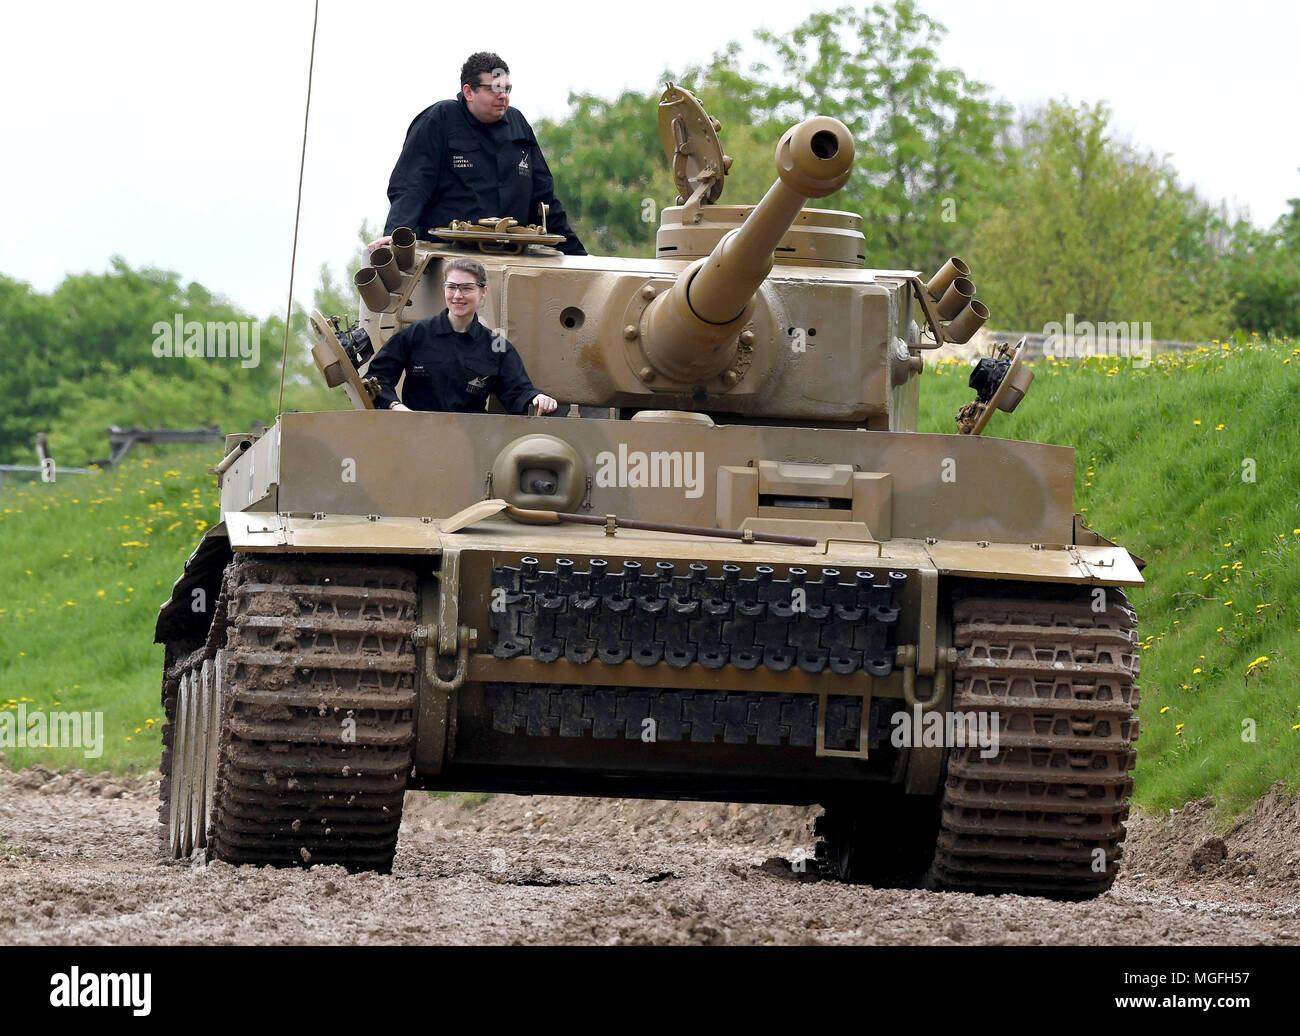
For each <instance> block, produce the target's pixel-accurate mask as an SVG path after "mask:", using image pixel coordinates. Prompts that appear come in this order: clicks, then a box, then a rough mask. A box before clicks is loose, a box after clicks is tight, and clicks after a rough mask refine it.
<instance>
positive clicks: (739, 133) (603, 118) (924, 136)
mask: <svg viewBox="0 0 1300 1036" xmlns="http://www.w3.org/2000/svg"><path fill="white" fill-rule="evenodd" d="M943 31H944V30H943V28H942V26H940V25H939V24H938V23H937V22H934V21H933V20H931V19H930V18H928V17H927V16H926V15H925V14H923V13H922V12H921V11H920V10H919V9H918V8H917V7H916V5H915V4H914V3H913V2H912V0H897V2H896V3H895V4H894V5H893V6H889V7H887V6H886V5H884V4H880V3H878V4H876V5H874V6H873V7H871V8H870V9H869V10H867V11H866V12H862V13H859V12H857V11H855V10H854V9H852V8H849V7H843V8H840V9H839V10H836V11H834V12H830V13H822V14H813V15H811V16H810V17H809V18H808V20H807V21H805V22H804V23H803V24H801V25H799V26H797V27H796V28H795V29H794V30H792V31H791V32H790V33H789V35H787V36H784V37H778V36H776V35H774V34H772V33H770V32H767V31H759V32H758V33H756V34H755V35H756V37H757V40H758V41H759V43H760V44H762V45H763V47H764V50H765V59H764V60H761V61H759V62H758V63H756V64H754V65H752V66H751V67H749V68H748V69H746V68H742V64H741V52H740V45H739V44H738V43H735V42H733V43H731V44H730V45H728V46H727V47H726V48H724V49H723V50H721V51H719V52H717V53H716V54H714V55H713V57H712V59H711V60H710V61H708V62H706V63H705V64H703V65H696V66H690V67H687V68H685V69H683V70H681V73H680V74H679V75H674V74H673V73H671V72H665V74H664V76H663V77H662V79H663V81H665V82H667V81H669V80H671V81H674V82H677V83H679V84H680V85H682V86H684V87H686V88H687V89H689V90H691V92H693V93H695V94H696V95H697V96H698V97H699V98H700V99H701V101H702V102H703V103H704V107H705V109H706V110H707V111H708V112H709V114H710V115H712V116H713V117H714V118H716V119H718V120H719V121H720V122H721V123H722V130H721V132H720V136H721V139H722V144H723V148H724V149H725V151H726V152H727V154H729V155H731V156H732V158H733V159H734V160H735V161H734V163H733V165H732V169H731V172H730V174H729V175H728V177H727V180H726V188H725V193H724V195H723V199H722V200H723V201H724V202H731V203H735V204H752V203H754V202H757V201H758V200H759V199H760V198H761V197H762V196H763V194H764V193H765V192H766V191H767V188H768V187H769V186H771V183H772V181H773V179H774V178H775V171H774V168H773V165H772V153H773V148H774V146H775V144H776V142H777V140H778V139H779V138H780V136H781V134H782V133H783V132H784V131H785V130H786V129H787V128H788V127H789V126H790V124H792V123H794V122H797V121H799V120H802V119H804V118H806V117H808V116H810V115H831V116H834V117H835V118H838V119H840V121H842V122H843V123H845V125H847V126H848V127H849V130H850V131H851V132H852V134H853V137H854V140H855V142H856V144H857V152H858V161H857V164H856V166H855V170H854V173H853V177H852V179H851V180H850V181H849V184H848V186H847V187H845V188H844V190H842V191H841V192H839V193H838V194H836V195H835V196H833V197H832V198H828V199H825V200H822V201H818V202H814V203H813V204H815V205H820V206H822V207H829V208H837V209H848V210H851V211H856V212H859V213H861V214H862V216H863V219H864V222H865V232H866V237H867V248H868V260H869V262H870V263H873V264H875V265H878V266H883V267H900V266H901V267H909V268H910V267H913V266H917V265H919V266H920V267H922V268H925V269H931V268H937V267H938V266H939V265H940V264H941V263H942V262H943V261H944V259H945V258H946V257H947V256H948V255H949V254H950V251H951V250H952V249H953V248H954V247H957V246H959V245H961V244H962V243H963V242H965V241H967V240H969V237H970V234H971V231H972V229H973V223H972V221H971V218H970V217H971V214H973V212H974V211H975V203H976V199H977V198H980V197H987V196H988V195H989V194H990V193H991V192H993V191H994V190H995V189H996V186H997V180H996V177H995V176H994V171H995V168H996V165H995V162H996V159H997V158H998V156H999V154H1000V152H999V149H998V144H997V141H998V138H999V134H1000V133H1001V131H1002V130H1003V129H1004V127H1005V126H1006V125H1007V123H1008V121H1009V118H1008V112H1007V109H1006V106H1005V105H1001V104H996V103H994V102H992V101H991V100H990V99H989V98H988V88H987V87H985V86H983V85H982V84H979V83H973V82H971V81H970V80H968V79H967V78H966V77H965V76H964V75H963V74H962V73H961V72H960V71H957V70H955V69H947V68H944V67H942V66H941V65H939V64H938V61H937V56H936V53H935V47H936V46H937V44H938V42H939V41H940V40H941V39H942V36H943ZM845 40H848V41H849V43H848V44H847V45H846V44H845V42H844V41H845ZM658 96H659V87H656V88H655V89H653V90H651V91H648V92H646V93H644V94H642V93H638V92H636V91H625V92H624V93H623V94H621V95H620V96H619V97H618V98H617V99H616V100H613V101H610V100H606V99H603V98H600V97H597V96H594V95H592V94H585V93H584V94H571V95H570V97H569V111H568V113H567V114H566V115H565V117H564V118H563V119H561V120H559V121H556V122H551V121H545V122H541V123H539V124H538V135H539V137H540V138H541V139H542V141H543V144H544V146H545V148H546V153H547V155H548V161H549V162H550V164H551V167H552V172H554V173H555V179H556V184H557V188H556V189H557V192H558V193H559V194H560V197H561V198H562V199H563V200H564V203H565V206H566V208H568V209H569V211H570V213H571V214H572V215H573V217H574V219H575V220H576V221H577V222H578V223H579V224H580V226H581V228H582V233H583V234H584V235H585V237H584V240H585V241H586V244H587V247H588V249H589V250H592V251H596V252H605V253H613V254H649V253H650V252H651V251H652V250H653V241H654V232H655V229H656V227H657V207H656V208H654V209H652V208H650V207H649V206H647V205H646V204H645V200H646V199H653V200H655V201H656V202H657V203H658V204H659V205H662V204H667V203H670V202H672V201H673V199H674V197H675V195H676V191H675V190H674V189H673V187H672V184H671V179H670V177H669V174H668V171H667V167H666V160H665V156H664V154H663V147H662V145H661V144H660V141H659V130H658V124H657V121H656V118H655V106H656V103H657V101H658ZM649 213H654V215H653V216H651V215H648V214H649Z"/></svg>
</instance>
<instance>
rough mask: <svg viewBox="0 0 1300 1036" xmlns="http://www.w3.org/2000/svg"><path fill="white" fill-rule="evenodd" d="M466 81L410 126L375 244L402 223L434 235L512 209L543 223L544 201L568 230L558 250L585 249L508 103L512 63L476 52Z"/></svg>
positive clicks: (553, 224) (553, 223)
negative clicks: (460, 222)
mask: <svg viewBox="0 0 1300 1036" xmlns="http://www.w3.org/2000/svg"><path fill="white" fill-rule="evenodd" d="M460 82H461V87H460V96H459V97H455V98H452V99H451V100H446V101H439V102H438V103H436V104H434V105H432V106H431V107H428V108H426V109H425V110H424V111H422V112H421V113H420V114H419V115H417V116H416V117H415V120H414V121H413V122H412V123H411V125H410V127H409V128H408V129H407V131H406V143H405V144H404V145H403V146H402V154H401V156H400V157H399V158H398V159H397V165H395V166H394V167H393V175H392V176H391V177H390V178H389V181H388V200H389V202H390V203H391V206H390V208H389V210H388V220H387V222H386V223H385V224H384V235H385V236H384V237H383V238H381V239H380V240H379V241H377V242H375V244H376V245H378V244H381V243H387V238H388V236H389V235H391V234H392V232H393V231H394V230H395V229H397V228H398V227H410V228H411V229H412V230H414V231H415V234H416V237H420V238H425V239H426V240H431V239H432V238H431V235H430V231H431V230H433V229H434V228H436V227H445V226H449V225H450V224H451V221H452V220H453V219H462V220H469V221H471V222H477V221H478V220H480V219H483V218H485V217H489V216H495V217H501V218H504V217H506V216H512V217H514V218H515V219H516V220H518V221H519V223H520V224H521V225H527V224H529V223H538V222H540V216H539V213H538V205H539V204H540V203H542V202H545V203H546V204H547V205H548V206H549V207H550V212H549V215H548V216H547V230H548V231H550V232H552V233H555V234H563V235H564V242H563V243H562V244H561V245H559V249H560V251H561V252H565V253H567V254H569V255H586V254H587V250H586V249H585V248H583V247H582V242H581V241H579V240H578V235H577V234H575V233H574V232H573V229H572V228H571V227H570V226H569V220H568V218H567V217H566V216H565V213H564V208H563V206H562V205H561V204H560V202H559V199H557V198H556V197H555V184H554V181H553V180H552V179H551V171H550V169H549V168H547V165H546V159H545V158H543V157H542V149H541V148H540V147H539V146H538V144H537V137H536V136H535V135H534V134H533V128H532V127H531V126H530V125H528V120H527V119H525V118H524V117H523V115H521V114H520V113H519V111H518V110H516V109H514V108H511V107H510V91H511V89H512V88H511V85H510V69H509V67H507V65H506V63H505V62H504V61H502V60H501V58H500V57H499V56H498V55H496V54H492V53H488V52H480V53H478V54H472V55H470V57H469V59H468V60H467V61H466V62H465V64H464V66H462V68H461V70H460ZM372 247H373V246H372Z"/></svg>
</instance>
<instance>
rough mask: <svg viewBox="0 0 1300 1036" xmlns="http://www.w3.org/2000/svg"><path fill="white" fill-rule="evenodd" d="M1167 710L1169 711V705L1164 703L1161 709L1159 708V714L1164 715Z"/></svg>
mask: <svg viewBox="0 0 1300 1036" xmlns="http://www.w3.org/2000/svg"><path fill="white" fill-rule="evenodd" d="M1168 711H1169V706H1168V705H1166V706H1165V707H1164V708H1163V709H1161V710H1160V715H1162V716H1163V715H1164V714H1165V713H1166V712H1168Z"/></svg>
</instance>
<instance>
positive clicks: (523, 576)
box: [489, 557, 907, 676]
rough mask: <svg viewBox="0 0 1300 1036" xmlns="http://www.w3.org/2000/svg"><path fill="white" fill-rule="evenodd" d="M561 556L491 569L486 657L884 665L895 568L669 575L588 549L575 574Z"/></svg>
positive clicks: (880, 672)
mask: <svg viewBox="0 0 1300 1036" xmlns="http://www.w3.org/2000/svg"><path fill="white" fill-rule="evenodd" d="M575 568H576V566H575V565H574V562H573V561H572V560H571V559H569V558H557V559H556V562H555V568H554V569H548V570H543V569H541V568H540V562H539V561H538V560H537V559H536V558H530V557H526V558H523V559H522V560H521V561H520V565H519V567H518V568H514V567H510V566H504V567H499V568H494V569H493V570H492V587H493V591H492V602H491V607H490V609H489V614H490V620H489V621H490V625H491V627H492V629H493V630H494V631H495V633H496V642H495V644H494V646H493V654H494V655H496V657H497V658H517V657H519V656H521V655H528V656H530V657H532V658H534V659H536V660H538V661H539V662H554V661H556V660H558V659H561V658H563V659H566V660H567V661H569V662H577V663H585V662H590V661H591V660H592V659H594V658H595V659H599V660H600V661H602V662H605V663H607V664H610V665H617V664H620V663H622V662H626V661H627V660H628V659H629V658H630V659H631V660H632V661H634V662H636V663H637V664H639V665H643V666H653V665H658V664H659V663H661V662H663V663H667V664H668V665H669V666H671V667H673V668H677V669H684V668H685V667H686V666H689V665H690V664H691V663H692V662H699V664H700V665H702V666H703V667H704V668H706V669H721V668H722V667H723V666H725V665H728V664H730V665H732V666H734V667H736V668H737V669H741V670H749V669H756V668H757V667H758V666H760V665H761V666H764V667H766V668H768V669H770V670H772V671H774V672H784V671H786V670H787V669H790V668H791V667H792V666H798V668H800V669H802V670H804V671H805V672H809V673H820V672H822V671H824V670H825V669H828V668H829V669H830V670H831V672H834V673H841V674H848V673H854V672H857V671H859V670H863V669H865V670H866V671H867V672H868V673H870V674H872V675H873V676H887V675H889V673H890V672H891V671H892V670H893V668H894V662H895V656H896V653H897V649H896V647H895V645H894V643H893V639H894V632H895V629H896V628H897V625H898V617H899V608H898V606H897V603H896V601H897V597H898V595H899V594H900V593H901V592H902V589H903V587H904V586H905V585H906V583H907V575H906V574H905V573H902V572H889V573H886V574H884V575H882V576H881V577H880V581H879V582H877V576H876V575H875V574H874V573H872V572H865V571H863V572H855V573H854V574H853V581H852V582H840V572H839V570H837V569H834V568H827V569H822V570H821V571H820V572H817V573H811V572H809V571H808V570H806V569H803V568H797V567H794V568H791V569H790V570H789V572H788V574H787V577H786V578H783V579H777V578H774V577H775V574H776V573H775V569H773V568H772V567H771V566H769V565H758V566H756V567H755V569H754V575H753V577H742V576H741V569H740V566H739V565H723V566H722V568H721V572H720V574H718V575H709V566H708V565H705V564H704V563H702V562H698V561H697V562H692V563H690V564H689V565H688V566H687V571H686V572H685V574H679V573H677V571H676V566H675V565H674V564H673V563H672V562H670V561H658V562H656V563H655V565H654V568H653V569H647V568H645V567H643V566H642V565H641V563H640V562H638V561H624V562H623V565H622V570H621V571H610V568H611V566H610V564H609V563H608V562H607V561H605V560H604V559H603V558H592V559H591V561H590V562H589V563H588V569H587V571H585V572H581V571H576V570H575Z"/></svg>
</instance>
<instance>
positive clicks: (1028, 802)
mask: <svg viewBox="0 0 1300 1036" xmlns="http://www.w3.org/2000/svg"><path fill="white" fill-rule="evenodd" d="M1098 592H1100V593H1102V594H1103V596H1102V597H1101V598H1095V597H1094V594H1095V593H1098ZM1094 600H1097V601H1098V603H1099V604H1100V605H1102V607H1100V608H1099V609H1098V610H1094V607H1093V604H1094ZM953 619H954V625H953V640H954V645H955V646H956V648H957V651H958V662H957V670H956V674H955V678H956V682H955V693H954V698H953V705H952V707H953V709H955V710H957V711H960V712H976V713H978V712H981V711H985V712H989V713H993V714H996V715H997V717H998V719H999V727H998V729H999V732H1000V734H999V736H1000V746H999V751H998V752H997V754H996V755H993V756H992V757H990V758H981V757H980V749H978V748H960V749H953V750H952V752H951V754H950V756H949V761H948V775H947V783H946V786H945V788H944V793H943V801H942V824H941V830H940V832H939V836H938V847H937V850H936V852H935V857H934V863H933V866H932V870H931V875H930V880H931V884H932V885H933V886H934V887H937V888H942V889H954V890H965V891H978V892H1020V893H1034V894H1041V895H1050V896H1056V897H1061V898H1072V899H1084V898H1090V897H1093V896H1096V895H1099V894H1101V893H1102V892H1104V891H1106V890H1107V889H1108V888H1110V886H1111V884H1112V883H1113V882H1114V880H1115V875H1116V872H1117V870H1118V867H1119V860H1120V857H1121V854H1122V850H1121V847H1120V843H1121V842H1122V841H1123V839H1124V833H1125V832H1124V820H1125V819H1126V818H1127V817H1128V801H1129V795H1130V793H1131V792H1132V790H1133V781H1132V778H1131V777H1130V776H1129V771H1131V770H1132V768H1133V766H1134V764H1135V762H1136V759H1137V753H1136V751H1135V750H1134V748H1133V742H1135V741H1136V740H1137V736H1138V721H1137V719H1136V718H1135V717H1134V715H1133V713H1134V710H1135V709H1136V707H1137V704H1138V697H1139V695H1138V688H1137V686H1136V685H1135V681H1136V679H1137V676H1138V671H1139V666H1140V662H1139V657H1138V647H1137V643H1138V641H1137V633H1136V626H1137V617H1136V615H1135V614H1134V612H1133V609H1132V608H1130V607H1129V604H1128V601H1127V599H1126V598H1125V597H1124V595H1123V593H1121V592H1120V591H1119V590H1117V589H1114V588H1090V587H1074V588H1070V587H1042V588H1038V589H1035V588H1032V587H1026V588H1020V589H1018V591H1017V592H1016V593H1015V594H1014V595H1011V594H1007V595H1002V594H996V593H993V592H987V591H982V590H980V591H972V592H971V593H970V594H969V595H965V596H960V595H959V596H958V597H957V598H956V599H955V601H954V609H953Z"/></svg>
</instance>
